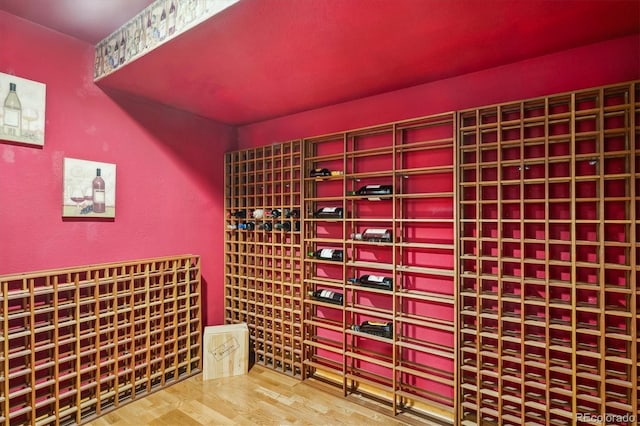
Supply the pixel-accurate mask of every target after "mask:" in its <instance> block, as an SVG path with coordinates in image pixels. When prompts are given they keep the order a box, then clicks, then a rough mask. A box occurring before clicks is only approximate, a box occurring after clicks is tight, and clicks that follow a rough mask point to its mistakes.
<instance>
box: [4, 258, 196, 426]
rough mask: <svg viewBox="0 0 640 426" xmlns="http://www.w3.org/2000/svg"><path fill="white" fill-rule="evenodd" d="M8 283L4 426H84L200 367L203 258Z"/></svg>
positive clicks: (8, 278) (31, 276) (8, 279)
mask: <svg viewBox="0 0 640 426" xmlns="http://www.w3.org/2000/svg"><path fill="white" fill-rule="evenodd" d="M0 285H1V286H2V290H1V291H2V293H1V294H0V329H1V330H2V334H1V336H0V343H1V346H0V408H1V410H0V424H6V425H9V424H12V425H13V424H16V425H17V424H35V425H45V424H81V423H86V422H87V421H89V420H91V419H93V418H95V417H96V416H100V415H102V414H104V413H106V412H109V411H111V410H113V409H115V408H117V407H119V406H120V405H122V404H124V403H127V402H129V401H132V400H134V399H137V398H140V397H142V396H144V395H148V394H149V393H150V392H153V391H155V390H157V389H160V388H163V387H165V386H168V385H170V384H172V383H176V382H177V381H179V380H182V379H184V378H186V377H189V376H191V375H193V374H196V373H198V372H199V371H200V369H201V324H200V318H201V312H200V303H201V298H200V297H201V293H200V258H199V257H198V256H191V255H185V256H177V257H166V258H157V259H147V260H139V261H130V262H121V263H108V264H99V265H91V266H83V267H75V268H66V269H55V270H49V271H39V272H30V273H25V274H14V275H4V276H0Z"/></svg>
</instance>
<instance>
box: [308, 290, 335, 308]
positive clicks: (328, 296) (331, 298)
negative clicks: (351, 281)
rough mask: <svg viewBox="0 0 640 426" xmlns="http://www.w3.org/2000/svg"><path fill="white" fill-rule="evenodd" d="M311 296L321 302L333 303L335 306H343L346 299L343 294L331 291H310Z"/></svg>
mask: <svg viewBox="0 0 640 426" xmlns="http://www.w3.org/2000/svg"><path fill="white" fill-rule="evenodd" d="M309 296H310V297H312V298H314V299H316V300H318V301H320V302H327V303H333V304H334V305H342V301H343V299H344V298H343V296H342V293H336V292H335V291H331V290H315V291H310V292H309Z"/></svg>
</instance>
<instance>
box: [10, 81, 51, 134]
mask: <svg viewBox="0 0 640 426" xmlns="http://www.w3.org/2000/svg"><path fill="white" fill-rule="evenodd" d="M45 92H46V86H45V84H44V83H38V82H37V81H31V80H27V79H25V78H20V77H16V76H15V75H9V74H3V73H0V102H2V104H0V140H5V141H10V142H18V143H24V144H29V145H37V146H43V145H44V123H45V119H44V110H45V97H46V95H45Z"/></svg>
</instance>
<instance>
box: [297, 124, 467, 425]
mask: <svg viewBox="0 0 640 426" xmlns="http://www.w3.org/2000/svg"><path fill="white" fill-rule="evenodd" d="M454 128H455V117H454V114H443V115H438V116H433V117H427V118H422V119H417V120H410V121H404V122H398V123H392V124H387V125H382V126H375V127H371V128H366V129H360V130H354V131H349V132H344V133H338V134H332V135H326V136H321V137H317V138H309V139H306V140H305V156H304V170H305V179H304V180H305V185H304V197H303V210H304V211H305V213H306V215H305V217H304V238H303V244H304V252H305V253H315V252H317V251H318V250H323V249H326V250H340V251H342V253H343V261H338V262H336V261H335V260H328V259H322V258H321V259H318V258H314V257H307V258H305V261H304V271H305V279H304V291H303V294H304V295H305V301H304V306H305V311H304V312H305V313H304V320H305V332H304V333H305V334H304V336H305V339H304V344H305V354H304V364H305V378H307V377H313V376H322V377H323V378H333V379H334V380H335V382H336V383H337V384H338V385H339V386H341V387H342V388H343V391H344V393H345V395H346V394H348V393H351V392H362V393H365V394H372V395H375V396H376V397H382V398H383V399H384V400H386V401H387V402H388V403H389V405H390V407H391V409H392V412H393V413H394V414H398V413H401V412H403V411H409V410H411V409H415V408H418V409H417V410H414V411H416V412H420V413H422V414H431V415H434V416H435V417H437V418H439V419H441V420H444V421H445V422H447V421H449V422H452V421H453V413H454V408H453V407H454V404H455V403H454V400H455V358H456V353H457V352H456V349H455V341H456V339H455V329H456V325H455V318H456V315H455V306H456V300H457V298H456V291H457V284H456V273H455V268H456V266H455V265H456V262H455V250H456V244H455V220H454V219H455V218H454V212H455V208H454V204H455V203H454V190H453V188H454V182H453V177H454V167H455V166H454V164H455V146H454V137H455V131H454ZM315 169H327V170H329V171H330V172H334V173H333V174H332V175H329V176H321V177H314V176H311V171H312V170H315ZM367 185H374V186H375V185H390V186H391V187H392V191H391V192H392V193H391V194H388V195H383V196H380V197H378V196H364V195H360V194H357V193H356V194H354V192H357V191H358V189H359V188H362V187H363V186H367ZM378 198H381V199H378ZM323 208H329V209H333V208H335V209H342V211H343V217H341V218H324V217H314V212H317V211H319V210H321V209H323ZM367 229H369V230H371V229H377V230H381V229H382V230H385V231H389V232H390V235H391V237H390V238H389V239H388V241H363V240H360V239H359V238H360V237H359V236H358V235H357V234H362V233H364V232H365V231H366V230H367ZM354 234H355V235H354ZM363 276H374V277H376V279H378V280H380V279H382V278H383V277H384V278H385V279H390V280H391V281H392V282H393V284H392V285H390V286H389V287H387V288H380V287H376V286H375V283H374V285H373V286H372V285H371V283H369V284H368V285H362V283H361V282H360V281H358V279H360V278H361V277H363ZM321 290H327V291H332V292H336V293H339V294H340V295H342V297H343V303H342V304H341V305H340V304H333V303H327V302H326V301H324V300H322V299H321V298H317V297H312V296H309V295H310V294H313V293H314V292H317V291H321ZM365 321H371V322H375V323H384V324H388V325H389V326H390V327H391V329H392V330H393V331H392V332H390V333H389V334H388V335H386V336H384V335H383V336H376V335H372V334H369V333H366V332H363V331H362V329H363V327H362V324H363V323H364V322H365ZM354 326H357V327H359V329H355V330H354Z"/></svg>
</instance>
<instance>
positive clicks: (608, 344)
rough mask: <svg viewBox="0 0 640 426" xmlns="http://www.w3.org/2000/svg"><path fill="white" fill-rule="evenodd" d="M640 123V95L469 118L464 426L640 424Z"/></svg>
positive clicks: (464, 196)
mask: <svg viewBox="0 0 640 426" xmlns="http://www.w3.org/2000/svg"><path fill="white" fill-rule="evenodd" d="M638 111H639V108H638V84H637V83H633V84H621V85H615V86H607V87H603V88H596V89H589V90H583V91H579V92H573V93H567V94H560V95H553V96H548V97H543V98H538V99H532V100H526V101H522V102H512V103H506V104H500V105H495V106H488V107H483V108H478V109H472V110H467V111H462V112H460V113H459V126H460V141H459V159H460V168H459V187H458V189H459V192H460V210H459V217H460V249H459V252H460V273H461V275H460V277H461V278H460V308H461V309H460V332H461V335H460V366H459V368H460V402H461V404H460V419H461V420H462V421H463V422H465V424H466V423H472V424H483V425H484V424H501V425H502V424H504V425H522V424H531V425H534V424H536V425H537V424H539V425H549V424H559V425H563V424H566V425H572V424H575V423H574V422H575V421H576V420H581V419H582V418H583V417H581V416H594V417H593V418H597V416H600V415H605V414H607V415H609V416H620V417H617V418H618V419H623V420H620V421H618V420H615V419H616V417H611V418H609V419H608V420H607V424H625V425H626V424H631V423H632V422H630V421H629V416H631V418H633V417H635V419H636V420H637V419H638V393H637V386H638V350H639V349H640V348H639V347H638V344H639V340H638V319H637V318H638V316H637V309H638V295H637V282H638V271H637V264H638V221H637V217H636V216H637V212H638V207H639V201H638V200H639V198H638V197H639V194H640V191H639V189H640V188H639V184H638V161H639V160H638V146H637V145H638V142H637V140H638V118H639V116H638V114H639V112H638ZM624 416H627V420H624ZM612 419H614V420H612Z"/></svg>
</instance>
